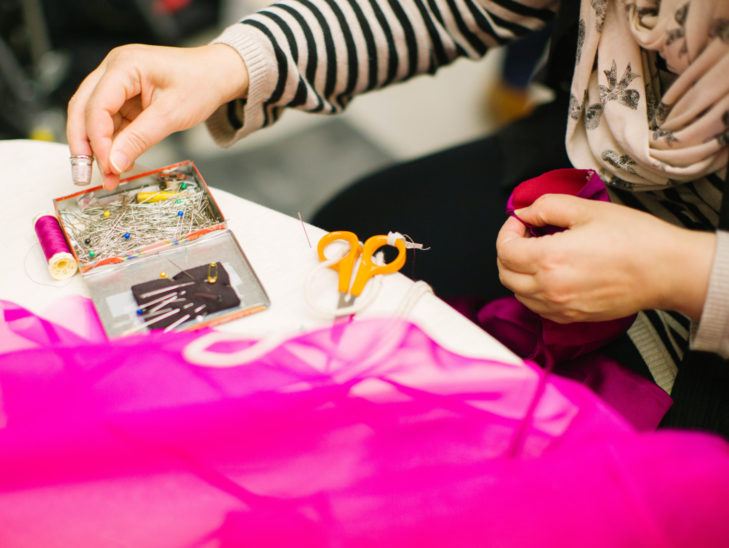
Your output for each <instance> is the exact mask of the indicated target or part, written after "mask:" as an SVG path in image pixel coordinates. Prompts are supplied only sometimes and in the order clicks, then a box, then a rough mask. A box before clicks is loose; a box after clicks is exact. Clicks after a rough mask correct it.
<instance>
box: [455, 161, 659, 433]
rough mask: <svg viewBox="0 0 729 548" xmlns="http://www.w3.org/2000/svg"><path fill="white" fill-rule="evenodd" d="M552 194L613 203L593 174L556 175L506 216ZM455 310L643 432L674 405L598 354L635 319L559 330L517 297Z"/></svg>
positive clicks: (518, 191) (529, 184)
mask: <svg viewBox="0 0 729 548" xmlns="http://www.w3.org/2000/svg"><path fill="white" fill-rule="evenodd" d="M550 193H552V194H570V195H574V196H578V197H581V198H585V199H590V200H600V201H609V196H608V193H607V190H606V188H605V185H604V184H603V182H602V180H601V179H600V177H599V176H598V175H597V173H595V172H594V171H592V170H582V169H557V170H554V171H549V172H547V173H544V174H542V175H540V176H539V177H535V178H533V179H529V180H527V181H524V182H522V183H521V184H519V185H518V186H517V187H516V188H515V189H514V191H513V192H512V194H511V196H509V199H508V201H507V206H506V212H507V214H509V215H513V216H514V217H517V218H518V216H517V215H516V214H515V210H518V209H520V208H523V207H527V206H529V205H530V204H532V203H533V202H534V201H535V200H536V199H537V198H538V197H540V196H542V195H544V194H550ZM522 222H523V221H522ZM525 224H526V223H525ZM527 228H528V229H529V232H530V233H531V234H532V236H535V237H540V236H544V235H547V234H554V233H556V232H559V231H561V230H564V229H563V228H560V227H555V226H546V227H537V226H531V225H528V224H527ZM452 304H453V305H454V306H455V307H456V308H457V309H458V310H460V311H462V312H464V313H466V314H467V315H469V317H471V319H473V320H474V321H476V322H477V323H478V324H479V325H481V327H483V328H484V329H485V330H486V331H488V332H489V333H490V334H491V335H493V336H494V337H496V338H497V339H498V340H499V341H501V342H502V343H503V344H505V345H506V346H507V347H509V348H510V349H511V350H513V351H514V352H515V353H517V354H518V355H519V356H521V357H523V358H525V359H529V360H532V361H535V362H536V363H539V364H540V365H542V366H544V367H546V368H548V369H550V370H554V371H555V372H557V373H559V374H563V375H565V376H569V377H572V378H575V379H576V380H579V381H580V382H583V383H584V384H585V385H587V386H589V387H590V388H592V389H593V390H594V391H595V392H596V393H597V394H599V395H600V396H601V397H602V398H603V399H604V400H605V401H606V402H607V403H609V404H610V405H611V406H612V407H613V408H614V409H616V410H618V411H619V412H620V413H621V414H622V415H623V416H624V417H625V418H626V419H627V420H628V421H629V422H630V423H631V424H632V425H633V426H635V427H636V428H638V429H640V430H652V429H655V428H656V427H657V426H658V425H659V423H660V421H661V419H662V418H663V417H664V416H665V414H666V412H667V411H668V409H669V408H670V407H671V405H672V403H673V400H672V399H671V397H670V396H669V395H668V394H667V393H666V392H665V391H664V390H662V389H661V388H660V387H658V386H657V385H656V384H655V383H653V382H651V381H650V380H649V379H646V378H644V377H642V376H640V375H638V374H636V373H633V372H632V371H630V370H628V369H626V368H624V367H622V366H621V365H620V364H619V363H617V362H616V361H615V360H612V359H610V358H608V357H607V356H605V355H603V354H601V353H600V352H599V349H600V348H601V347H603V346H605V345H606V344H607V343H609V342H610V341H612V340H614V339H616V338H617V337H619V336H620V335H622V334H624V333H625V332H626V331H627V330H628V328H629V327H630V325H631V324H632V323H633V321H634V320H635V316H629V317H626V318H620V319H616V320H611V321H604V322H576V323H572V324H560V323H556V322H553V321H551V320H547V319H545V318H542V317H540V316H539V315H538V314H536V313H534V312H532V311H531V310H529V309H528V308H527V307H526V306H524V305H523V304H521V303H520V302H519V301H518V300H516V298H515V297H513V296H509V297H503V298H501V299H497V300H495V301H492V302H488V303H485V304H482V305H479V306H480V308H478V309H476V310H473V308H474V305H473V303H469V302H468V299H460V300H454V301H453V302H452ZM469 309H470V314H469V312H468V311H469Z"/></svg>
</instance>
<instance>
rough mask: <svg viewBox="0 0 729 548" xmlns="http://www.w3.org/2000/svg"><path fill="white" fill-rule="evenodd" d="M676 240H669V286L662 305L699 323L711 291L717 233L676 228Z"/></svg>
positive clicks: (667, 261) (667, 259)
mask: <svg viewBox="0 0 729 548" xmlns="http://www.w3.org/2000/svg"><path fill="white" fill-rule="evenodd" d="M673 228H674V229H675V231H676V232H675V235H674V237H672V238H670V239H668V240H667V241H666V243H667V246H666V254H665V257H664V261H666V262H665V264H666V265H667V268H666V269H663V274H664V275H666V280H667V282H668V283H667V284H666V286H665V289H664V296H663V299H662V301H663V302H662V306H660V308H662V309H664V310H674V311H676V312H680V313H682V314H684V315H685V316H688V317H689V318H691V319H692V320H693V321H699V319H700V318H701V313H702V311H703V309H704V302H705V301H706V294H707V292H708V289H709V280H710V278H711V269H712V265H713V261H714V253H715V250H716V234H715V233H713V232H706V231H700V230H689V229H685V228H678V227H673Z"/></svg>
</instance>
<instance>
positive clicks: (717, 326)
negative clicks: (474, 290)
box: [207, 0, 729, 392]
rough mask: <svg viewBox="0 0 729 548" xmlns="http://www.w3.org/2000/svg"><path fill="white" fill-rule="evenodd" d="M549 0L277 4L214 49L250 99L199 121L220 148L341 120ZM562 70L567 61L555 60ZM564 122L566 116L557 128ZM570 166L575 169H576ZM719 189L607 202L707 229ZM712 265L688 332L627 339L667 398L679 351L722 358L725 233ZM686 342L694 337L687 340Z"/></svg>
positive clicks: (710, 185)
mask: <svg viewBox="0 0 729 548" xmlns="http://www.w3.org/2000/svg"><path fill="white" fill-rule="evenodd" d="M559 4H560V2H559V0H284V1H281V2H277V3H275V4H272V5H271V6H269V7H267V8H265V9H263V10H261V11H259V12H257V13H255V14H253V15H251V16H249V17H246V18H245V19H243V20H242V21H241V22H240V23H237V24H234V25H232V26H230V27H228V28H227V29H225V30H224V31H223V33H222V34H221V35H220V36H219V37H218V38H217V39H216V40H215V41H214V42H217V43H225V44H228V45H230V46H231V47H233V48H235V49H236V50H237V51H238V52H239V53H240V55H241V57H242V58H243V60H244V62H245V63H246V66H247V68H248V72H249V79H250V83H249V92H248V96H247V98H245V99H238V100H235V101H232V102H231V103H228V104H227V105H224V106H222V107H220V108H219V109H218V110H217V111H216V112H215V113H214V114H213V115H212V116H211V117H210V118H209V119H208V121H207V126H208V129H209V131H210V133H211V135H212V136H213V138H214V139H215V141H216V142H217V143H218V144H220V145H221V146H229V145H231V144H232V143H234V142H235V141H237V140H238V139H240V138H241V137H243V136H245V135H247V134H249V133H251V132H252V131H255V130H257V129H259V128H262V127H266V126H269V125H271V124H273V123H274V122H275V121H276V120H277V119H278V117H279V116H280V114H281V112H282V110H283V109H284V108H292V107H293V108H297V109H300V110H304V111H307V112H315V113H327V114H332V113H337V112H340V111H342V109H344V108H345V107H346V106H347V104H348V103H349V102H350V100H351V99H352V98H353V97H354V96H356V95H357V94H360V93H364V92H367V91H370V90H374V89H378V88H381V87H384V86H387V85H390V84H393V83H396V82H401V81H405V80H407V79H408V78H410V77H412V76H414V75H417V74H425V73H433V72H435V71H436V70H437V69H438V68H439V67H441V66H443V65H446V64H448V63H450V62H451V61H453V60H454V59H456V58H458V57H463V56H465V57H470V58H478V57H480V56H482V55H483V54H484V53H485V52H486V51H487V50H488V49H489V48H490V47H492V46H499V45H502V44H504V43H507V42H509V41H511V40H513V39H515V38H518V37H519V36H522V35H524V34H526V33H528V32H531V31H533V30H537V29H539V28H541V27H543V26H544V25H545V24H546V22H547V21H549V20H551V19H552V18H554V16H555V13H556V11H557V9H558V8H559ZM565 63H572V60H565ZM566 116H567V113H565V119H566ZM575 167H580V166H575ZM722 188H723V181H722V180H721V179H720V178H719V177H716V176H713V177H709V178H706V179H703V180H701V181H697V182H695V183H689V184H685V185H682V186H681V187H672V188H670V189H668V190H666V191H650V192H636V193H630V192H626V191H615V192H613V193H612V195H613V198H614V199H615V201H618V202H622V203H625V204H626V205H629V206H632V207H635V208H638V209H641V210H644V211H649V212H651V213H653V214H655V215H657V216H659V217H661V218H663V219H665V220H668V221H669V222H672V223H674V224H677V225H679V226H685V227H688V228H693V229H709V230H711V229H715V228H716V224H717V219H718V209H719V205H720V203H721V194H722ZM718 244H719V245H718V247H717V254H716V257H715V261H714V269H713V272H712V278H711V283H710V288H709V295H708V297H707V304H706V305H705V309H704V315H703V316H702V319H701V322H699V325H698V326H691V325H690V321H689V320H688V319H687V318H686V317H684V316H682V315H680V314H678V313H672V312H664V311H646V312H642V313H640V314H639V316H638V319H637V321H636V322H635V324H634V325H633V327H632V328H631V330H630V332H629V335H630V336H631V338H632V340H633V342H634V344H635V345H636V347H637V349H638V351H639V352H640V353H641V355H642V356H643V358H644V360H645V361H646V363H647V364H648V366H649V368H650V370H651V372H652V373H653V375H654V378H655V380H656V382H658V384H659V385H660V386H662V387H663V388H664V389H665V390H667V391H669V392H670V390H671V387H672V384H673V381H674V379H675V376H676V371H677V367H678V363H679V361H680V359H681V357H682V356H683V353H684V352H685V351H686V349H687V348H688V347H689V342H690V341H691V344H692V345H693V347H694V348H697V349H700V350H707V351H713V352H718V353H720V354H722V355H724V356H725V357H727V356H729V283H727V282H724V280H729V234H728V233H723V232H719V238H718ZM692 331H693V333H692Z"/></svg>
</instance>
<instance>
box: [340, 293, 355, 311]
mask: <svg viewBox="0 0 729 548" xmlns="http://www.w3.org/2000/svg"><path fill="white" fill-rule="evenodd" d="M355 299H356V297H354V296H353V295H350V294H349V293H340V294H339V302H338V303H337V310H340V309H342V308H349V307H350V306H352V305H353V304H354V301H355Z"/></svg>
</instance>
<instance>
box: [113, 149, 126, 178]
mask: <svg viewBox="0 0 729 548" xmlns="http://www.w3.org/2000/svg"><path fill="white" fill-rule="evenodd" d="M109 163H110V164H111V167H112V168H114V172H115V173H116V174H117V175H119V174H121V173H122V172H124V170H125V169H127V167H129V160H128V159H127V157H126V155H125V154H124V153H123V152H120V151H118V150H114V151H112V153H111V155H110V156H109Z"/></svg>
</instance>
